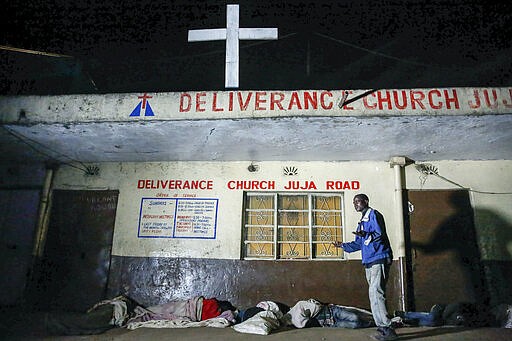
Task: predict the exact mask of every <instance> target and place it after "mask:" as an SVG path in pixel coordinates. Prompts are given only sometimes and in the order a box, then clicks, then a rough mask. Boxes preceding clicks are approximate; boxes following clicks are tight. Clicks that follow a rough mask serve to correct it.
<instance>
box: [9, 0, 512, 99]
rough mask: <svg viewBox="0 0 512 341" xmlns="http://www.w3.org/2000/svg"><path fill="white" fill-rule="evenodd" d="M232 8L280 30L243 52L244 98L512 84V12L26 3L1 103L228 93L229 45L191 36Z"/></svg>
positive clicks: (412, 5) (354, 5) (497, 7)
mask: <svg viewBox="0 0 512 341" xmlns="http://www.w3.org/2000/svg"><path fill="white" fill-rule="evenodd" d="M227 3H233V4H239V5H240V27H277V28H278V29H279V40H277V41H241V42H240V89H282V90H287V89H376V88H418V87H452V86H461V87H462V86H478V87H480V86H482V87H483V86H499V87H502V86H505V87H506V86H510V85H511V84H512V80H511V78H512V58H511V57H512V47H511V43H510V37H512V25H511V24H512V20H511V19H512V14H511V13H512V5H511V4H510V3H508V4H501V2H500V3H492V2H483V1H426V0H421V1H364V0H363V1H361V0H350V1H322V0H320V1H288V0H284V1H236V2H226V1H182V0H179V1H169V0H167V1H162V0H153V1H149V0H141V1H137V2H135V1H111V0H103V1H97V0H89V1H69V0H56V1H51V2H50V1H45V0H43V1H41V0H39V1H36V0H20V1H11V2H9V3H6V4H4V5H3V7H2V11H3V14H4V15H3V16H4V17H6V19H4V25H3V26H4V28H3V29H2V34H1V35H0V36H1V38H0V45H3V46H4V49H2V50H1V51H0V58H1V59H0V76H1V79H2V81H1V86H0V90H1V94H9V95H14V94H43V95H46V94H67V93H114V92H146V91H147V92H157V91H183V90H223V89H224V62H225V42H224V41H215V42H195V43H189V42H187V31H188V30H189V29H207V28H224V27H225V25H226V4H227ZM6 46H7V47H14V48H21V49H28V50H36V51H43V52H49V53H56V54H63V55H68V56H71V57H70V58H64V57H52V56H43V55H34V54H30V53H24V52H15V51H12V50H8V49H6V48H5V47H6Z"/></svg>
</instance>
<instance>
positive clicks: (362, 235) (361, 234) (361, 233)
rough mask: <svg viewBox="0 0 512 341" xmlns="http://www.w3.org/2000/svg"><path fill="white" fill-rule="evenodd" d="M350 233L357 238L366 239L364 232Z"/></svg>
mask: <svg viewBox="0 0 512 341" xmlns="http://www.w3.org/2000/svg"><path fill="white" fill-rule="evenodd" d="M352 233H353V234H355V235H356V236H359V237H363V238H365V237H366V232H364V231H356V232H352Z"/></svg>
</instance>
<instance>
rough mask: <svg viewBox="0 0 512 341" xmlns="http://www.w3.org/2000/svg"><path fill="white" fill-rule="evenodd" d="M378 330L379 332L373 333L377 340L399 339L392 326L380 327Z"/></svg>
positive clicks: (390, 340)
mask: <svg viewBox="0 0 512 341" xmlns="http://www.w3.org/2000/svg"><path fill="white" fill-rule="evenodd" d="M377 332H378V333H377V334H375V335H372V337H373V338H374V339H375V340H378V341H392V340H397V339H398V335H396V333H395V330H394V329H393V328H391V327H380V328H378V329H377Z"/></svg>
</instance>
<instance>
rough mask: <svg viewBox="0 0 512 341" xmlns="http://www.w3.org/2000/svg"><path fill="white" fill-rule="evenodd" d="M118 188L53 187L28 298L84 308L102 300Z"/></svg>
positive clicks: (48, 306) (51, 306)
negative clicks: (42, 242)
mask: <svg viewBox="0 0 512 341" xmlns="http://www.w3.org/2000/svg"><path fill="white" fill-rule="evenodd" d="M118 195H119V192H118V191H110V190H106V191H68V190H54V191H53V194H52V208H51V213H50V223H49V226H48V234H47V237H46V243H45V247H44V254H43V257H42V259H41V263H40V266H39V268H38V269H37V270H38V271H37V276H36V283H35V285H34V286H33V287H32V288H33V289H32V293H31V294H32V297H35V298H34V300H35V301H36V305H37V306H39V308H42V309H45V310H65V311H85V310H87V309H88V308H90V307H91V306H92V305H93V304H95V303H97V302H98V301H100V300H102V299H105V295H106V290H107V284H108V275H109V270H110V257H111V249H112V237H113V231H114V222H115V217H116V209H117V199H118Z"/></svg>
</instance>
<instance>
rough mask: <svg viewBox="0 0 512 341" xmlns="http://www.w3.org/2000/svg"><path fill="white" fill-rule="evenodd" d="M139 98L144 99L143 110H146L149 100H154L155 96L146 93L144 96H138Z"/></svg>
mask: <svg viewBox="0 0 512 341" xmlns="http://www.w3.org/2000/svg"><path fill="white" fill-rule="evenodd" d="M137 98H140V99H142V109H145V108H146V101H147V100H148V99H149V98H153V96H148V94H147V93H144V95H143V96H138V97H137Z"/></svg>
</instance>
